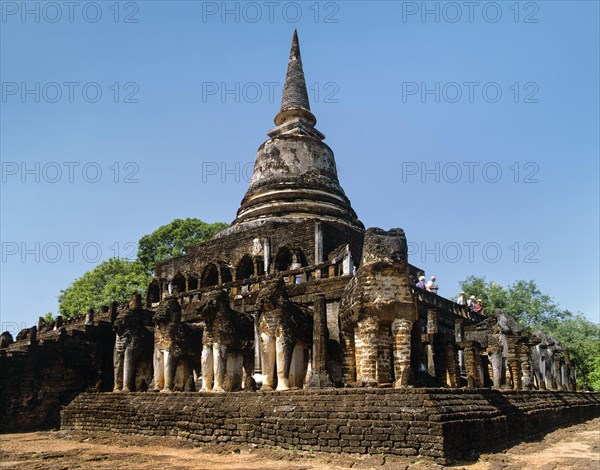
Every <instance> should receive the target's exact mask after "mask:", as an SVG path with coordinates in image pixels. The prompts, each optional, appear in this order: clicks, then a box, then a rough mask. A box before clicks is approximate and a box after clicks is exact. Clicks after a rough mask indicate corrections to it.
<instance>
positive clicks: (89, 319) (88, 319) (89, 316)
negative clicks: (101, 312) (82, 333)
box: [85, 308, 94, 326]
mask: <svg viewBox="0 0 600 470" xmlns="http://www.w3.org/2000/svg"><path fill="white" fill-rule="evenodd" d="M85 324H86V325H90V326H91V325H93V324H94V309H93V308H90V309H89V310H88V311H87V313H86V314H85Z"/></svg>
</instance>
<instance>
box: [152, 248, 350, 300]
mask: <svg viewBox="0 0 600 470" xmlns="http://www.w3.org/2000/svg"><path fill="white" fill-rule="evenodd" d="M344 276H345V277H347V278H348V279H350V278H351V274H348V273H346V274H345V273H344V271H343V257H340V258H338V259H334V260H331V261H326V262H324V263H320V264H316V265H312V266H302V267H301V268H298V269H291V270H288V271H278V272H276V273H270V274H264V275H262V276H255V277H251V278H249V279H242V280H239V281H231V282H225V283H223V284H217V285H213V286H207V287H201V288H199V289H193V290H189V291H187V292H182V293H179V294H176V295H174V297H175V298H178V299H183V298H193V297H194V296H201V295H202V294H204V293H206V292H211V291H214V290H215V289H226V290H227V291H229V292H230V293H231V295H233V296H237V295H242V296H244V295H245V294H249V293H252V292H256V291H258V290H259V289H260V287H261V285H262V284H264V283H265V282H268V281H270V280H273V279H277V278H280V277H283V279H284V280H285V282H286V283H287V284H290V285H292V286H293V285H297V284H302V283H305V282H312V281H322V280H326V279H330V278H336V279H339V278H341V277H344ZM157 305H158V303H153V304H152V305H151V307H156V306H157Z"/></svg>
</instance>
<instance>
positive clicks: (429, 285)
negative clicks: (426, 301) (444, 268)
mask: <svg viewBox="0 0 600 470" xmlns="http://www.w3.org/2000/svg"><path fill="white" fill-rule="evenodd" d="M425 287H426V288H427V290H428V291H429V292H432V293H434V294H437V291H438V289H439V288H440V286H438V285H437V284H436V283H435V276H431V280H430V281H429V282H428V283H427V284H426V285H425Z"/></svg>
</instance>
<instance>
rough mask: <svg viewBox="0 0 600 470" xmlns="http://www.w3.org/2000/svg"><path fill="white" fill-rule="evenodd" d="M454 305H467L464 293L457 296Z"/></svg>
mask: <svg viewBox="0 0 600 470" xmlns="http://www.w3.org/2000/svg"><path fill="white" fill-rule="evenodd" d="M456 303H457V304H458V305H465V306H466V305H467V294H466V293H465V292H461V293H460V295H459V296H458V299H456Z"/></svg>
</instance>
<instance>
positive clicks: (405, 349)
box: [392, 318, 413, 388]
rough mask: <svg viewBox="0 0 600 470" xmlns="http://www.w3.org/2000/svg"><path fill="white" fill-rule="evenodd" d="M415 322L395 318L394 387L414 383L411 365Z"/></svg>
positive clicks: (393, 330)
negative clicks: (412, 336)
mask: <svg viewBox="0 0 600 470" xmlns="http://www.w3.org/2000/svg"><path fill="white" fill-rule="evenodd" d="M412 325H413V322H412V321H411V320H406V319H404V318H399V319H397V320H394V323H392V335H393V336H394V373H395V376H396V381H395V382H394V388H402V387H407V386H409V385H411V384H412V381H413V375H412V370H411V367H410V356H411V333H412Z"/></svg>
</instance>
